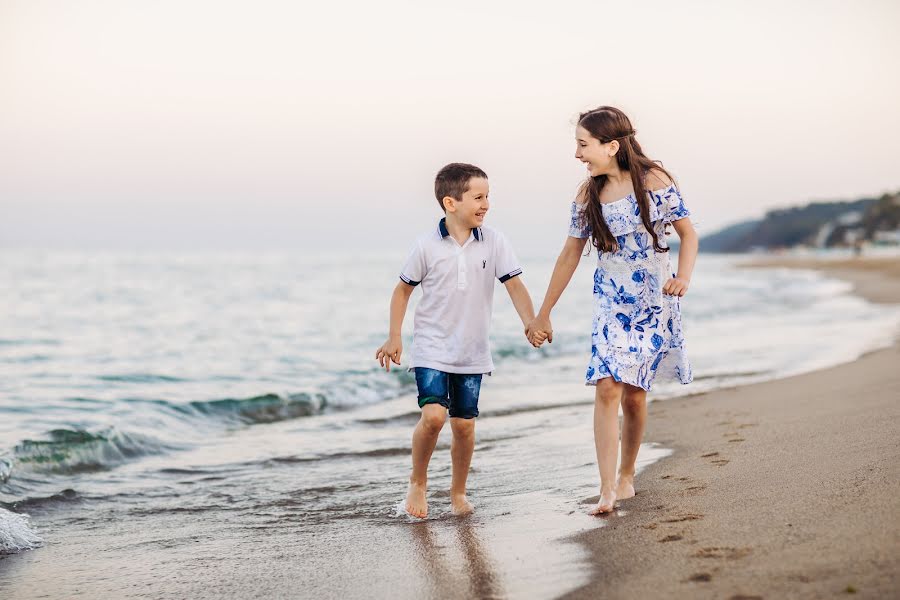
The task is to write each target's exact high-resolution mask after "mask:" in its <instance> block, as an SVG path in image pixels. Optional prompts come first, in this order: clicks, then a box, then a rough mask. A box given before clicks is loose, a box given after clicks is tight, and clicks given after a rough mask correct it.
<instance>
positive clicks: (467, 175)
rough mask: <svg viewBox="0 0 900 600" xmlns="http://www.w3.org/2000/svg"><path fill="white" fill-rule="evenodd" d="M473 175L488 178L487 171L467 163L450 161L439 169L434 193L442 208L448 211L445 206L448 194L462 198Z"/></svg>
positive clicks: (455, 197) (454, 197)
mask: <svg viewBox="0 0 900 600" xmlns="http://www.w3.org/2000/svg"><path fill="white" fill-rule="evenodd" d="M473 177H482V178H484V179H487V178H488V176H487V173H485V172H484V171H482V170H481V169H479V168H478V167H476V166H475V165H469V164H466V163H450V164H449V165H447V166H445V167H444V168H443V169H441V170H440V171H438V174H437V176H436V177H435V178H434V195H435V197H436V198H437V201H438V205H440V207H441V210H443V211H444V212H447V209H446V208H445V207H444V198H445V197H447V196H450V197H451V198H453V199H455V200H462V196H463V194H464V193H466V191H467V190H468V189H469V180H470V179H472V178H473Z"/></svg>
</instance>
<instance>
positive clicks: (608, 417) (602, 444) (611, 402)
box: [591, 377, 625, 515]
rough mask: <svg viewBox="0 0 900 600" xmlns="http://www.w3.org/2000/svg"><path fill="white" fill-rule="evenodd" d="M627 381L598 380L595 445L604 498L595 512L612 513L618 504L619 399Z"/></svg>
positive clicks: (610, 378)
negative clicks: (616, 483) (616, 486)
mask: <svg viewBox="0 0 900 600" xmlns="http://www.w3.org/2000/svg"><path fill="white" fill-rule="evenodd" d="M624 387H625V384H623V383H619V382H617V381H616V380H615V379H613V378H612V377H604V378H603V379H601V380H599V381H597V391H596V399H595V401H594V446H595V447H596V449H597V464H598V465H599V466H600V501H599V502H597V506H596V507H594V509H593V510H591V514H593V515H596V514H600V513H606V512H610V511H611V510H612V509H613V507H614V506H615V503H616V490H615V482H616V459H617V457H618V454H619V402H620V401H621V398H622V392H623V390H624Z"/></svg>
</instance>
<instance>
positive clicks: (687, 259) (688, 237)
mask: <svg viewBox="0 0 900 600" xmlns="http://www.w3.org/2000/svg"><path fill="white" fill-rule="evenodd" d="M672 227H674V228H675V233H677V234H678V238H679V239H680V240H681V248H680V249H679V250H678V274H677V275H675V278H674V279H670V280H668V281H667V282H666V284H665V285H664V286H663V293H664V294H670V295H672V296H684V295H685V294H686V293H687V291H688V286H690V284H691V274H692V273H693V272H694V263H696V262H697V251H698V250H699V248H700V241H699V238H698V237H697V231H696V230H695V229H694V224H693V223H691V220H690V219H689V218H684V219H678V220H677V221H673V222H672Z"/></svg>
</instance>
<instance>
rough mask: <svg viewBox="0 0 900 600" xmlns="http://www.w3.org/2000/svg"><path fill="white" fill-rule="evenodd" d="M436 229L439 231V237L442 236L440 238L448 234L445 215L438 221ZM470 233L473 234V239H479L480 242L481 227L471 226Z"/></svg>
mask: <svg viewBox="0 0 900 600" xmlns="http://www.w3.org/2000/svg"><path fill="white" fill-rule="evenodd" d="M438 231H440V232H441V237H442V238H445V237H447V236H448V235H450V231H449V230H448V229H447V217H444V218H443V219H441V221H440V222H439V223H438ZM472 235H474V236H475V240H476V241H479V242H480V241H481V236H482V233H481V228H480V227H473V228H472Z"/></svg>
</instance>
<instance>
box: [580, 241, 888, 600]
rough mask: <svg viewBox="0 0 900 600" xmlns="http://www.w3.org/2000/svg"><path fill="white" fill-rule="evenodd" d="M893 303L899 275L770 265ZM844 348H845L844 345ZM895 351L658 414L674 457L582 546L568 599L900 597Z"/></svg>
mask: <svg viewBox="0 0 900 600" xmlns="http://www.w3.org/2000/svg"><path fill="white" fill-rule="evenodd" d="M755 262H756V265H759V266H766V267H787V268H807V269H809V268H812V269H817V270H821V271H823V272H825V273H827V274H828V275H830V276H834V277H838V278H842V279H846V280H847V281H850V282H851V283H853V285H854V286H855V291H856V293H859V294H861V295H863V296H864V297H866V298H868V299H870V300H872V301H874V302H882V303H898V302H900V261H898V260H897V259H849V260H841V261H825V262H817V261H812V260H809V259H805V260H795V259H781V258H778V259H771V258H769V259H765V260H760V261H755ZM851 334H852V333H851V332H848V335H851ZM898 367H900V346H898V345H897V344H895V345H894V346H893V347H891V348H889V349H885V350H881V351H876V352H873V353H871V354H869V355H867V356H864V357H863V358H861V359H860V360H857V361H855V362H853V363H851V364H848V365H844V366H840V367H836V368H831V369H827V370H823V371H819V372H815V373H809V374H805V375H801V376H797V377H792V378H789V379H783V380H779V381H773V382H768V383H762V384H758V385H752V386H747V387H742V388H737V389H731V390H725V391H718V392H715V393H710V394H705V395H700V396H695V397H688V398H682V399H676V400H670V401H662V402H657V403H653V404H651V405H650V409H649V420H648V427H647V431H646V439H648V440H653V441H655V442H659V443H661V444H663V445H664V446H666V447H669V448H672V449H673V450H674V453H673V454H672V456H670V457H669V458H666V459H663V460H662V461H660V462H658V463H655V464H653V465H650V466H649V467H648V468H647V469H646V471H645V472H644V473H643V474H642V475H641V477H640V478H639V480H638V485H637V490H638V494H637V496H635V497H634V498H632V499H629V500H626V501H623V502H621V503H620V511H627V515H626V516H622V515H621V514H618V515H612V516H609V517H607V518H606V520H607V522H608V524H609V526H608V527H606V528H604V529H602V530H598V531H591V532H587V533H584V534H581V535H579V536H578V537H577V539H578V541H579V542H581V543H582V544H584V545H585V546H586V547H587V548H589V549H590V551H591V552H592V555H593V565H594V566H593V578H592V580H591V582H590V583H589V584H587V585H586V586H583V587H582V588H580V589H578V590H576V591H575V592H572V593H571V594H568V595H567V596H566V597H570V598H595V597H601V596H602V597H604V598H626V597H627V598H733V599H735V600H737V599H739V598H744V599H749V598H828V597H844V596H847V595H849V594H854V597H864V598H889V597H894V598H896V597H898V596H897V595H898V593H900V592H898V590H900V444H898V440H900V368H898Z"/></svg>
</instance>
